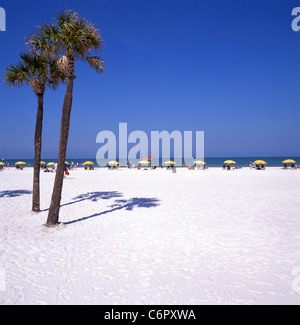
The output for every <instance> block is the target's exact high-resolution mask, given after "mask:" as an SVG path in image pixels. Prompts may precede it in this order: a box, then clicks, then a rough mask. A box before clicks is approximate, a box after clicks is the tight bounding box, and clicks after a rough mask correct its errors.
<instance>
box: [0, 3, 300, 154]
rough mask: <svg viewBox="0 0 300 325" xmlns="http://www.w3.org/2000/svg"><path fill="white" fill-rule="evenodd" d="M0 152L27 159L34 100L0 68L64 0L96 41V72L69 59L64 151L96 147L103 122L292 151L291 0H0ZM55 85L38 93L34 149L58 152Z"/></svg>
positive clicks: (218, 144)
mask: <svg viewBox="0 0 300 325" xmlns="http://www.w3.org/2000/svg"><path fill="white" fill-rule="evenodd" d="M0 7H3V8H4V9H5V10H6V15H7V31H6V32H0V42H1V52H0V74H1V75H2V77H1V82H0V98H1V106H0V107H1V108H0V110H1V115H0V128H1V137H0V156H1V157H4V158H6V159H9V158H17V157H22V158H32V157H33V137H34V126H35V115H36V108H37V100H36V97H35V95H34V94H33V92H32V91H31V89H30V88H29V87H22V88H18V89H9V88H7V86H6V85H5V84H4V83H3V82H2V80H3V74H4V71H5V67H6V65H7V64H8V63H9V62H14V61H15V60H16V59H17V58H18V54H19V52H20V51H21V50H22V49H24V37H25V36H26V35H27V34H29V33H31V32H33V31H34V28H35V26H36V25H38V24H41V23H42V22H43V21H50V20H51V19H52V18H53V17H55V15H56V13H57V11H58V10H61V9H64V8H70V9H75V10H77V11H78V12H79V13H80V14H81V15H82V16H85V17H87V18H88V19H89V20H91V21H92V22H93V23H95V25H96V26H97V27H98V28H99V29H100V31H101V33H102V35H103V38H104V40H105V48H104V51H103V53H102V56H103V57H104V59H105V62H106V69H105V73H104V75H103V76H99V75H97V74H96V73H95V72H94V71H92V70H90V69H89V67H88V66H86V65H84V64H83V63H80V64H78V65H77V68H76V74H77V79H76V80H75V87H74V104H73V110H72V119H71V129H70V139H69V147H68V157H73V158H81V157H82V158H83V157H91V158H92V157H95V155H96V152H97V150H98V148H99V145H97V144H96V135H97V134H98V132H100V131H102V130H111V131H114V132H116V133H117V131H118V125H119V123H120V122H127V123H128V129H129V131H134V130H143V131H145V132H148V133H149V132H150V131H151V130H153V131H156V130H157V131H162V130H168V131H170V132H171V131H173V130H181V131H185V130H186V131H196V130H200V131H205V139H206V140H205V154H206V156H209V157H218V156H220V157H222V156H226V157H228V156H232V157H236V156H264V157H265V156H300V145H299V143H300V128H299V121H300V109H299V108H300V96H299V93H300V78H299V76H300V32H298V33H296V32H294V31H293V30H292V28H291V23H292V20H293V17H292V16H291V12H292V9H293V8H294V7H300V0H297V1H295V0H280V1H278V0H277V1H275V0H259V1H258V0H252V1H240V0H228V1H223V0H215V1H202V0H172V1H171V0H152V1H149V0H143V1H141V0H103V1H102V0H97V1H96V0H95V1H94V0H93V1H91V0H86V1H77V0H72V1H65V0H59V1H58V0H52V1H36V0H33V1H30V2H24V1H14V0H9V1H8V0H0ZM64 91H65V87H64V86H61V87H60V88H59V89H58V90H57V91H55V92H53V91H50V90H49V91H47V92H46V95H45V116H44V137H43V157H44V159H47V158H54V157H56V156H57V150H58V143H59V130H60V118H61V108H62V102H63V96H64Z"/></svg>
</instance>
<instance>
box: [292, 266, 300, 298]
mask: <svg viewBox="0 0 300 325" xmlns="http://www.w3.org/2000/svg"><path fill="white" fill-rule="evenodd" d="M292 275H293V276H294V277H295V278H294V280H293V281H292V289H293V291H295V292H296V293H298V294H299V295H300V267H295V268H294V269H293V271H292Z"/></svg>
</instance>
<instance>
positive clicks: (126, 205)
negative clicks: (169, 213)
mask: <svg viewBox="0 0 300 325" xmlns="http://www.w3.org/2000/svg"><path fill="white" fill-rule="evenodd" d="M159 202H160V200H158V199H156V198H132V199H129V200H116V201H115V204H113V205H111V206H110V207H111V209H110V210H107V211H103V212H100V213H95V214H93V215H91V216H88V217H84V218H80V219H77V220H73V221H69V222H64V224H65V225H69V224H73V223H76V222H81V221H85V220H88V219H91V218H95V217H100V216H103V215H106V214H109V213H112V212H115V211H119V210H127V211H132V210H133V209H135V208H148V209H149V208H155V207H157V206H159Z"/></svg>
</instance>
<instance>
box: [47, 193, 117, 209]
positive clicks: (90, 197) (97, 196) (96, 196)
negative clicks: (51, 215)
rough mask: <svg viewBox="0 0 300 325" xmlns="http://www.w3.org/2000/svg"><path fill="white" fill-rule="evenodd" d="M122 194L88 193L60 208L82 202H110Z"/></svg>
mask: <svg viewBox="0 0 300 325" xmlns="http://www.w3.org/2000/svg"><path fill="white" fill-rule="evenodd" d="M122 196H123V194H122V193H120V192H117V191H111V192H89V193H85V194H81V195H78V196H76V197H74V198H73V200H74V201H72V202H69V203H65V204H62V205H61V206H60V207H61V208H62V207H65V206H68V205H72V204H76V203H80V202H83V201H91V202H97V201H99V200H110V199H113V198H120V197H122ZM48 210H49V209H45V210H43V212H45V211H48Z"/></svg>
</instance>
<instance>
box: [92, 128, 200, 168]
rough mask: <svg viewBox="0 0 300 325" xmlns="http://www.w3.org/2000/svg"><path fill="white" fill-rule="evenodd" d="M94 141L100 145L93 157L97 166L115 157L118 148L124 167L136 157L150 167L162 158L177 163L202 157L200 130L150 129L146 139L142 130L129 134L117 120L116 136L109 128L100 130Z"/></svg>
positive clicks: (180, 163) (157, 163)
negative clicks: (145, 161)
mask: <svg viewBox="0 0 300 325" xmlns="http://www.w3.org/2000/svg"><path fill="white" fill-rule="evenodd" d="M193 138H194V141H193ZM96 143H99V144H101V147H100V148H99V150H98V152H97V156H96V158H97V163H98V165H99V166H100V167H105V166H107V164H108V162H109V161H111V160H116V158H117V149H118V157H119V163H120V166H123V167H125V166H127V165H128V162H131V161H135V162H136V161H138V160H150V161H149V163H150V164H151V166H158V165H159V163H160V160H161V159H164V161H170V160H173V161H174V162H175V163H176V165H177V166H181V165H183V164H184V163H186V164H188V163H191V162H193V161H194V157H195V159H196V158H197V159H199V160H204V132H203V131H196V132H195V134H194V133H193V132H192V131H184V132H181V131H173V132H168V131H151V137H150V139H149V137H148V135H147V134H146V133H145V132H144V131H138V130H136V131H133V132H131V133H130V134H128V125H127V123H120V124H119V134H118V135H117V136H116V135H115V134H114V133H113V132H112V131H101V132H99V133H98V135H97V138H96ZM117 143H118V148H117ZM172 149H173V150H172ZM149 153H150V157H151V158H150V157H149ZM171 153H172V154H171ZM147 157H148V158H147ZM172 157H173V158H172ZM149 158H150V159H149ZM171 158H172V159H171Z"/></svg>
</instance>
